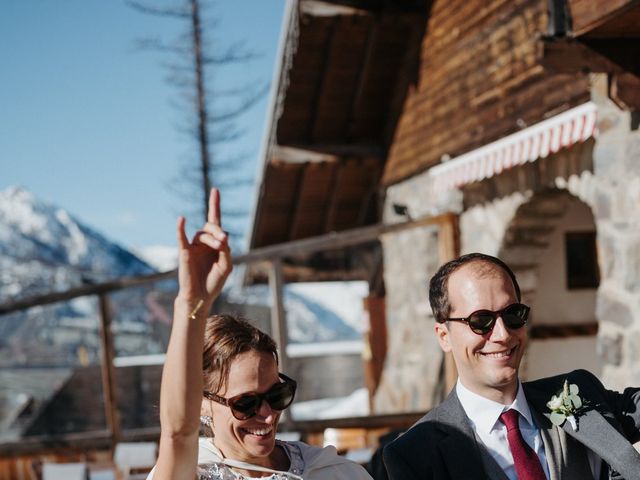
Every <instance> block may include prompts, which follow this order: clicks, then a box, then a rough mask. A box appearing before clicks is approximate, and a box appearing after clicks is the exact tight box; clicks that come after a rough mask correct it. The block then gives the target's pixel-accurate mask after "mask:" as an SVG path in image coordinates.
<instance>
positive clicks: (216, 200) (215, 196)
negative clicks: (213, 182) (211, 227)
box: [207, 188, 221, 226]
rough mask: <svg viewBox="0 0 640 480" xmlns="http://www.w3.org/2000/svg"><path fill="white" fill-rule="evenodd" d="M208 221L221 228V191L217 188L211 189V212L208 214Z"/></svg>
mask: <svg viewBox="0 0 640 480" xmlns="http://www.w3.org/2000/svg"><path fill="white" fill-rule="evenodd" d="M207 221H209V222H211V223H213V224H215V225H218V226H220V225H221V218H220V191H219V190H218V189H217V188H212V189H211V194H210V195H209V212H208V213H207Z"/></svg>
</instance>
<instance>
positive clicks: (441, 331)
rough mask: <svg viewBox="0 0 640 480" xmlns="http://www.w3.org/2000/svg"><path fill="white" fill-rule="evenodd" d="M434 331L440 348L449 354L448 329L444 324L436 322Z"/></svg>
mask: <svg viewBox="0 0 640 480" xmlns="http://www.w3.org/2000/svg"><path fill="white" fill-rule="evenodd" d="M435 330H436V338H437V339H438V343H439V344H440V348H441V349H442V350H443V351H444V352H450V351H451V344H450V343H449V329H448V328H447V325H446V323H439V322H436V326H435Z"/></svg>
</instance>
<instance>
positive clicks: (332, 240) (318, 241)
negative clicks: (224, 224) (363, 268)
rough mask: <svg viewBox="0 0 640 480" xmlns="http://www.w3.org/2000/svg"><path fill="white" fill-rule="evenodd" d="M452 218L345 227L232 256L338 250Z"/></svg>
mask: <svg viewBox="0 0 640 480" xmlns="http://www.w3.org/2000/svg"><path fill="white" fill-rule="evenodd" d="M452 218H455V219H457V216H456V215H454V214H452V213H445V214H442V215H437V216H434V217H430V216H427V217H422V218H419V219H416V220H410V221H406V222H399V223H392V224H376V225H372V226H369V227H361V228H353V229H351V230H344V231H342V232H332V233H327V234H325V235H319V236H317V237H312V238H304V239H302V240H295V241H292V242H286V243H279V244H277V245H269V246H267V247H261V248H256V249H255V250H251V251H249V252H248V253H246V254H244V255H238V256H237V257H235V258H234V263H235V264H244V263H253V262H259V261H263V260H272V259H274V258H283V257H286V256H290V255H303V254H308V253H314V252H321V251H327V250H337V249H340V248H344V247H348V246H353V245H360V244H362V243H367V242H371V241H373V240H377V239H378V238H379V237H380V235H383V234H385V233H394V232H399V231H403V230H408V229H411V228H417V227H424V226H427V225H441V224H442V223H444V222H449V221H452Z"/></svg>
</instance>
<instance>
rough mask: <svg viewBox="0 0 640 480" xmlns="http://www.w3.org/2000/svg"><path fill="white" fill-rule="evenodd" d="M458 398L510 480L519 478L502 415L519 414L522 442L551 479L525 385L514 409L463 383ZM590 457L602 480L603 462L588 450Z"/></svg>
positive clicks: (514, 404)
mask: <svg viewBox="0 0 640 480" xmlns="http://www.w3.org/2000/svg"><path fill="white" fill-rule="evenodd" d="M456 394H457V395H458V400H460V403H461V404H462V408H463V409H464V411H465V413H466V414H467V417H468V419H469V422H470V424H471V428H473V430H474V431H475V432H476V435H477V436H478V438H479V439H480V441H481V442H482V443H483V444H484V446H485V447H487V450H488V451H489V453H490V454H491V456H492V457H493V459H494V460H495V461H496V462H497V463H498V465H499V466H500V468H502V470H503V471H504V473H505V474H506V475H507V477H509V479H510V480H518V476H517V475H516V469H515V466H514V464H513V455H511V450H510V449H509V440H508V439H507V427H506V426H505V425H504V424H503V423H502V422H501V421H500V415H501V414H502V412H505V411H507V410H510V409H513V410H517V411H518V413H520V420H519V422H518V423H519V426H520V432H521V433H522V438H523V439H524V441H525V442H526V443H527V445H529V446H530V447H531V448H533V451H534V452H536V454H537V455H538V458H539V459H540V463H541V464H542V468H543V470H544V474H545V475H546V476H547V478H550V476H549V465H548V464H547V457H546V456H545V453H544V443H543V441H542V436H541V435H540V429H539V428H538V426H537V425H536V424H535V422H534V420H533V417H532V415H531V410H530V409H529V404H528V403H527V399H526V397H525V396H524V390H523V389H522V384H520V383H518V393H517V395H516V398H515V400H514V401H513V403H512V404H511V405H502V404H501V403H498V402H494V401H493V400H489V399H488V398H485V397H482V396H480V395H478V394H476V393H473V392H472V391H471V390H469V389H468V388H466V387H465V386H464V385H463V384H462V382H461V381H460V379H458V383H457V384H456ZM585 448H586V447H585ZM587 456H588V459H589V466H590V467H591V472H592V473H593V478H594V479H596V480H597V479H598V478H599V477H600V467H601V465H602V459H601V458H600V457H599V456H598V455H596V454H595V453H594V452H592V451H591V450H589V449H587Z"/></svg>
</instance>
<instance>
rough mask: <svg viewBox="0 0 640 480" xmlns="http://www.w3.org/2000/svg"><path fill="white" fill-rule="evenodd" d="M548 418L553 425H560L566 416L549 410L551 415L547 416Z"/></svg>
mask: <svg viewBox="0 0 640 480" xmlns="http://www.w3.org/2000/svg"><path fill="white" fill-rule="evenodd" d="M549 419H550V420H551V423H553V424H554V425H558V426H560V425H562V424H563V423H564V421H565V420H566V419H567V416H566V415H564V414H562V413H558V412H551V416H550V417H549Z"/></svg>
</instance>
